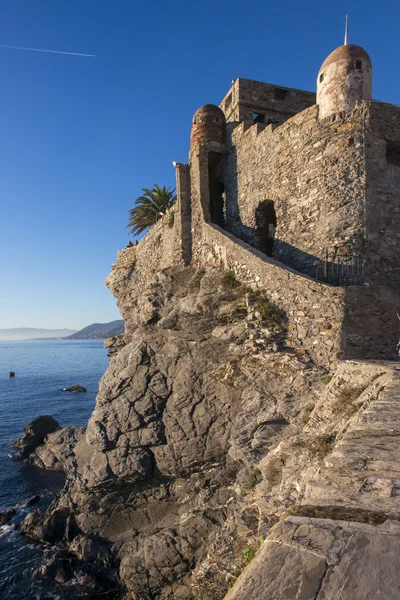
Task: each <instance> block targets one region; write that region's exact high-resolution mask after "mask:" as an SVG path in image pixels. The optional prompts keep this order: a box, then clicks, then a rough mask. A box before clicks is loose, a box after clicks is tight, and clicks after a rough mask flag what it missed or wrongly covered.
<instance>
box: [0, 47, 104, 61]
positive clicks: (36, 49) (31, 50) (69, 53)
mask: <svg viewBox="0 0 400 600" xmlns="http://www.w3.org/2000/svg"><path fill="white" fill-rule="evenodd" d="M0 48H8V49H9V50H27V51H28V52H47V53H48V54H67V55H68V56H87V57H91V58H95V57H96V55H95V54H81V53H80V52H61V50H44V49H43V48H23V47H21V46H3V45H1V44H0Z"/></svg>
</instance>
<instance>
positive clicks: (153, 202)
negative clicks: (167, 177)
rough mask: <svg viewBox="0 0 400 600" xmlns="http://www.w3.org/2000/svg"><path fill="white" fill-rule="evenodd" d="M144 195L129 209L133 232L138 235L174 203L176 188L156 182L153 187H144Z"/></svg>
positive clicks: (129, 224)
mask: <svg viewBox="0 0 400 600" xmlns="http://www.w3.org/2000/svg"><path fill="white" fill-rule="evenodd" d="M142 191H143V192H144V193H143V196H139V198H136V202H135V206H134V207H133V208H131V209H130V211H129V223H128V225H127V227H131V228H132V229H131V233H132V234H133V235H138V234H139V233H142V231H144V230H145V229H147V228H148V227H151V226H152V225H154V223H156V222H157V221H158V220H159V219H161V217H163V216H164V215H165V213H166V211H167V210H168V209H169V208H170V207H171V206H172V205H173V204H174V202H175V200H176V196H175V190H173V189H171V188H167V187H166V186H165V185H164V186H163V187H162V188H161V187H160V186H159V185H157V184H154V186H153V188H152V189H151V190H149V189H148V188H142Z"/></svg>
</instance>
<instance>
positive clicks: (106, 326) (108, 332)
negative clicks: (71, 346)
mask: <svg viewBox="0 0 400 600" xmlns="http://www.w3.org/2000/svg"><path fill="white" fill-rule="evenodd" d="M119 333H124V321H123V320H122V319H119V320H118V321H111V323H93V324H92V325H88V326H87V327H84V328H83V329H81V330H80V331H77V332H76V333H74V334H73V335H70V336H68V338H67V339H68V340H105V339H106V338H110V337H113V336H114V335H118V334H119Z"/></svg>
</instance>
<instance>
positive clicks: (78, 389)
mask: <svg viewBox="0 0 400 600" xmlns="http://www.w3.org/2000/svg"><path fill="white" fill-rule="evenodd" d="M61 391H62V392H72V393H73V394H76V393H79V392H87V389H86V388H85V387H83V385H78V384H77V383H75V384H74V385H71V387H68V388H63V389H62V390H61Z"/></svg>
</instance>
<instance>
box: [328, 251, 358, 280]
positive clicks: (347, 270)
mask: <svg viewBox="0 0 400 600" xmlns="http://www.w3.org/2000/svg"><path fill="white" fill-rule="evenodd" d="M364 273H365V259H364V257H363V256H360V255H350V256H349V255H344V254H337V253H335V252H332V251H329V250H327V251H326V254H325V258H324V259H323V260H320V262H319V263H318V265H317V273H316V279H318V280H319V281H324V282H325V283H331V284H333V285H364Z"/></svg>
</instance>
